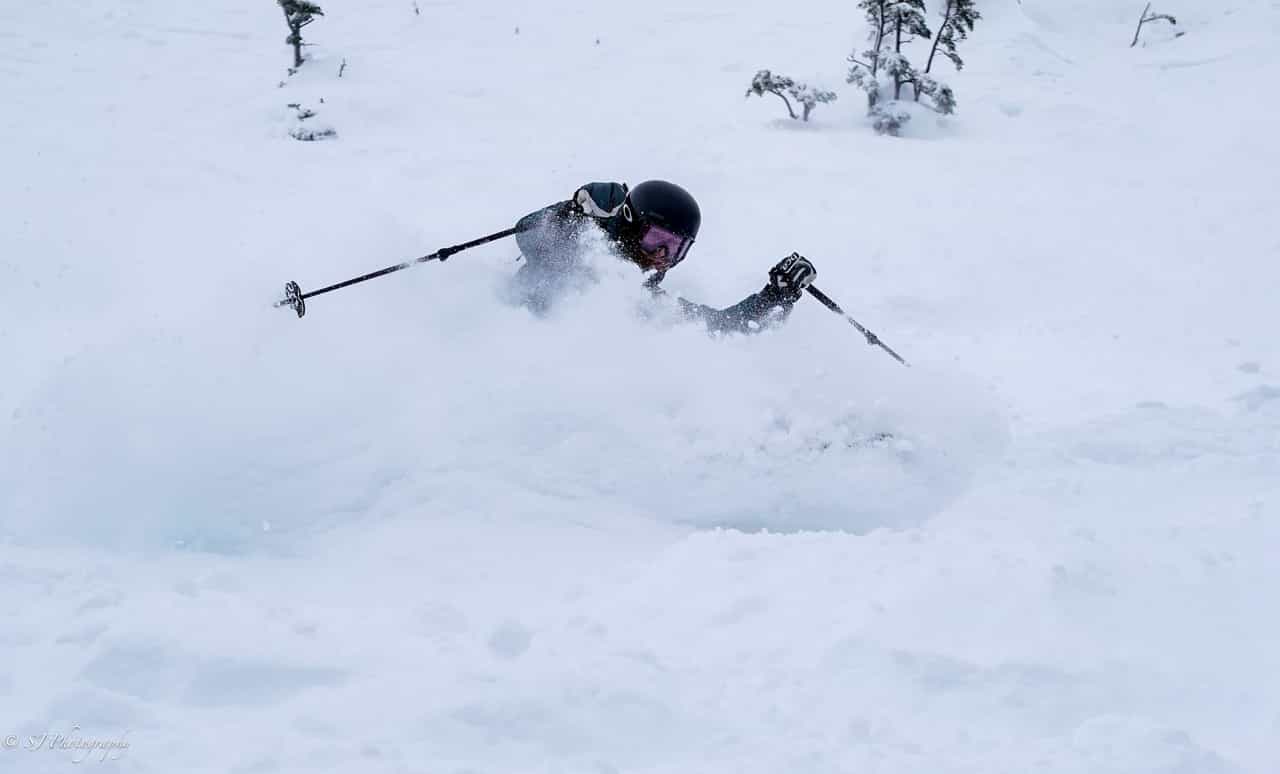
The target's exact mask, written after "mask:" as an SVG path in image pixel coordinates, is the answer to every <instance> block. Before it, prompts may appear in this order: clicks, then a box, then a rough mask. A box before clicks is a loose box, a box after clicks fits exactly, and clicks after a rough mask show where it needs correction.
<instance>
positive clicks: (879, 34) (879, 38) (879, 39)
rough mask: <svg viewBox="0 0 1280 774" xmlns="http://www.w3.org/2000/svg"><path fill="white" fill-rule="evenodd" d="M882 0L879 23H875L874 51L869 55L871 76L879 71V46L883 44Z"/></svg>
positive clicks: (882, 2) (883, 19) (883, 20)
mask: <svg viewBox="0 0 1280 774" xmlns="http://www.w3.org/2000/svg"><path fill="white" fill-rule="evenodd" d="M885 21H886V20H885V18H884V0H882V1H881V3H880V23H879V24H878V25H876V45H875V53H874V54H872V56H871V77H872V78H874V77H876V75H877V74H879V72H880V47H881V46H883V45H884V25H885Z"/></svg>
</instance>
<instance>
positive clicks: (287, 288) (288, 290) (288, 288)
mask: <svg viewBox="0 0 1280 774" xmlns="http://www.w3.org/2000/svg"><path fill="white" fill-rule="evenodd" d="M520 230H521V229H519V228H509V229H506V230H504V231H499V232H497V233H496V234H490V235H489V236H483V237H480V238H479V239H473V240H471V241H470V242H463V243H462V244H460V245H454V246H453V247H442V248H440V249H439V250H436V251H435V252H434V253H432V254H430V255H424V256H422V257H421V258H415V259H413V260H412V261H405V262H404V263H397V264H396V265H395V266H388V267H387V268H385V269H379V270H378V271H374V272H369V273H368V274H364V275H361V276H359V277H354V278H352V279H349V280H346V281H345V282H339V283H338V284H336V285H330V286H328V287H326V288H320V289H319V290H313V291H311V292H310V293H303V292H302V288H300V287H298V283H296V282H292V281H290V282H286V283H285V285H284V298H282V299H280V300H279V301H277V302H276V303H275V307H276V308H277V309H279V308H280V307H282V306H288V307H292V308H293V311H295V312H297V313H298V316H299V317H301V316H303V315H304V314H306V313H307V299H308V298H312V297H314V296H318V295H321V294H322V293H328V292H330V291H333V290H341V289H342V288H345V287H348V286H350V285H355V284H358V283H360V282H365V281H368V280H371V279H374V278H376V277H381V276H382V275H384V274H391V273H392V272H397V271H400V270H401V269H407V268H409V267H410V266H413V265H414V264H418V263H426V262H428V261H445V260H448V258H449V256H451V255H454V254H455V253H460V252H462V251H463V250H469V249H471V248H472V247H479V246H480V245H485V244H488V243H490V242H496V241H497V240H499V239H505V238H506V237H509V236H511V235H513V234H518V233H519V232H520Z"/></svg>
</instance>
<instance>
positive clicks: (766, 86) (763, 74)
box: [746, 70, 836, 121]
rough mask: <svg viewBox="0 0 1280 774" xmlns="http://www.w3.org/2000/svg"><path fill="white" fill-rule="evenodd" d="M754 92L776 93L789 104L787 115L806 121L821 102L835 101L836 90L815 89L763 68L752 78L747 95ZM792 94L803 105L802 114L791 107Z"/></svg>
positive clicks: (757, 94) (761, 95) (758, 94)
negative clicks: (789, 96) (798, 113)
mask: <svg viewBox="0 0 1280 774" xmlns="http://www.w3.org/2000/svg"><path fill="white" fill-rule="evenodd" d="M752 94H754V95H756V96H757V97H763V96H764V95H765V94H775V95H777V96H778V98H779V99H781V100H782V102H783V104H785V105H786V106H787V115H789V116H791V117H792V118H793V119H794V118H800V119H802V120H804V121H808V120H809V114H810V113H812V112H813V109H814V108H815V107H817V106H818V104H819V103H826V102H834V101H835V99H836V93H835V92H834V91H824V90H822V89H815V88H813V87H812V86H809V85H807V84H804V83H796V81H795V80H793V79H791V78H788V77H786V76H785V75H774V74H773V73H771V72H769V71H768V70H761V71H760V72H758V73H756V75H755V77H754V78H752V79H751V86H750V88H748V89H747V94H746V96H748V97H750V96H751V95H752ZM788 94H790V95H791V99H794V100H795V101H796V102H797V103H798V104H799V105H800V107H801V114H800V115H799V116H797V115H796V111H795V110H793V109H792V107H791V100H789V99H787V95H788Z"/></svg>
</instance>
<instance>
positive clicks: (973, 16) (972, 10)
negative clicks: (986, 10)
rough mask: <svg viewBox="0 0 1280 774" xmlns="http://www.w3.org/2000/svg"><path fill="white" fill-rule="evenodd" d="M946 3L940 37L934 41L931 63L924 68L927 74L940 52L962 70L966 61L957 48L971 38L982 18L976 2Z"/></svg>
mask: <svg viewBox="0 0 1280 774" xmlns="http://www.w3.org/2000/svg"><path fill="white" fill-rule="evenodd" d="M945 3H946V5H945V6H943V9H942V25H941V26H939V27H938V35H937V37H935V38H934V39H933V48H932V49H930V51H929V61H928V62H926V63H925V66H924V71H925V72H926V73H927V72H931V71H932V70H933V59H934V57H936V56H937V55H938V52H939V51H941V52H942V55H943V56H945V57H946V58H947V59H950V60H951V64H953V65H955V67H956V69H957V70H960V69H962V68H963V67H964V60H963V59H961V58H960V54H959V52H958V51H956V46H957V45H958V44H959V42H960V41H961V40H966V39H967V38H968V37H969V33H970V32H973V25H974V24H975V23H977V21H978V19H981V18H982V14H980V13H978V9H977V8H976V7H975V6H976V3H975V0H945Z"/></svg>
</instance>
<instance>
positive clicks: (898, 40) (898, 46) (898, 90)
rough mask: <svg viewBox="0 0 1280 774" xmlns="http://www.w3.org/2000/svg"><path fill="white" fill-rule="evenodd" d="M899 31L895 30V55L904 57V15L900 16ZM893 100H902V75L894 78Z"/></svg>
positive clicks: (897, 74)
mask: <svg viewBox="0 0 1280 774" xmlns="http://www.w3.org/2000/svg"><path fill="white" fill-rule="evenodd" d="M897 21H898V29H897V30H895V33H896V37H895V39H894V41H893V53H895V54H897V55H898V56H902V14H901V13H899V14H898V19H897ZM893 98H894V99H901V98H902V74H901V73H895V74H894V76H893Z"/></svg>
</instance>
